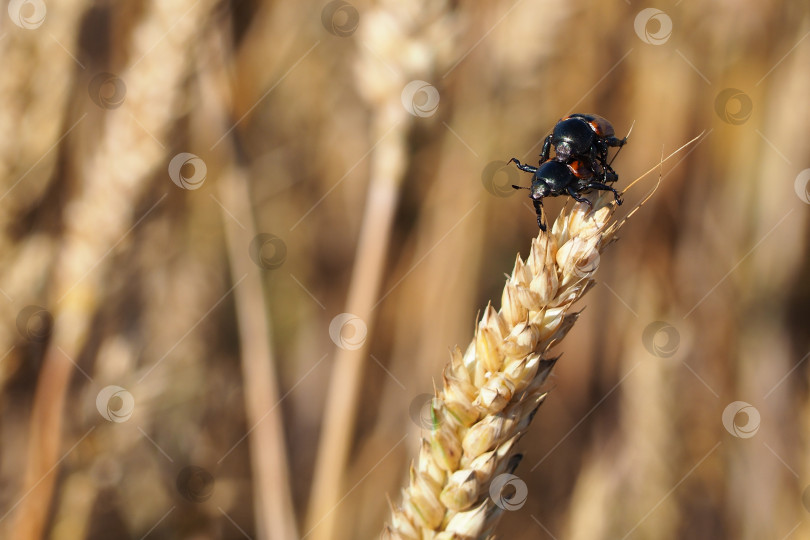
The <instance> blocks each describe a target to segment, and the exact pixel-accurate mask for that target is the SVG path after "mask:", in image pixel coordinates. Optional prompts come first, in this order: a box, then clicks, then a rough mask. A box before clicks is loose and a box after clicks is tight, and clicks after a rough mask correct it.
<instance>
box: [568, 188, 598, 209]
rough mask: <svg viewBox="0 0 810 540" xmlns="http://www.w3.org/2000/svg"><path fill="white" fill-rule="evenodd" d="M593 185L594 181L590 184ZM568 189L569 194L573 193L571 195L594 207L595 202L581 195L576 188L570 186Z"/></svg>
mask: <svg viewBox="0 0 810 540" xmlns="http://www.w3.org/2000/svg"><path fill="white" fill-rule="evenodd" d="M592 185H593V183H591V184H588V187H591V186H592ZM567 191H568V194H569V195H571V197H573V198H574V199H576V200H577V201H579V202H581V203H585V204H587V205H588V206H590V207H591V208H593V203H592V202H591V201H589V200H588V199H586V198H585V197H583V196H582V195H580V194H579V193H577V192H576V191H575V190H574V188H573V187H571V186H568V188H567Z"/></svg>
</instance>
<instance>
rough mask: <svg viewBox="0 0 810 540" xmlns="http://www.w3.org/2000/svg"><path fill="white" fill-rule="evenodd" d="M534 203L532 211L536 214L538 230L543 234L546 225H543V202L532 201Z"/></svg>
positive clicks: (538, 200)
mask: <svg viewBox="0 0 810 540" xmlns="http://www.w3.org/2000/svg"><path fill="white" fill-rule="evenodd" d="M532 202H533V203H534V211H535V212H536V213H537V226H538V227H540V230H541V231H543V232H545V230H546V225H545V224H544V223H543V201H542V200H540V199H532Z"/></svg>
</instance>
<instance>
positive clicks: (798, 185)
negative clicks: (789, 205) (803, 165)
mask: <svg viewBox="0 0 810 540" xmlns="http://www.w3.org/2000/svg"><path fill="white" fill-rule="evenodd" d="M793 187H794V188H795V189H796V195H798V196H799V198H800V199H801V200H802V202H803V203H805V204H810V169H805V170H803V171H802V172H800V173H799V175H798V176H797V177H796V182H794V183H793Z"/></svg>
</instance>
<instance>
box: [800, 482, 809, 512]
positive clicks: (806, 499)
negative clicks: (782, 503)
mask: <svg viewBox="0 0 810 540" xmlns="http://www.w3.org/2000/svg"><path fill="white" fill-rule="evenodd" d="M802 506H804V509H805V510H807V512H810V486H807V487H806V488H804V491H802Z"/></svg>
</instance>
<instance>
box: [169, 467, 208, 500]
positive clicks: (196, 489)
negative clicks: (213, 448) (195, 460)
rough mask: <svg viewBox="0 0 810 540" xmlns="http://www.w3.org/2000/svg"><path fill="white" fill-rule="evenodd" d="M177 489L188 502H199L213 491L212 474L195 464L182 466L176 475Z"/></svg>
mask: <svg viewBox="0 0 810 540" xmlns="http://www.w3.org/2000/svg"><path fill="white" fill-rule="evenodd" d="M176 484H177V491H178V492H179V493H180V495H182V496H183V498H184V499H186V500H187V501H189V502H193V503H201V502H205V501H207V500H208V499H210V498H211V495H212V494H213V493H214V476H213V475H212V474H211V473H209V472H208V471H206V470H205V469H203V468H202V467H197V466H195V465H189V466H188V467H183V469H182V470H181V471H180V474H178V475H177V482H176Z"/></svg>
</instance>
